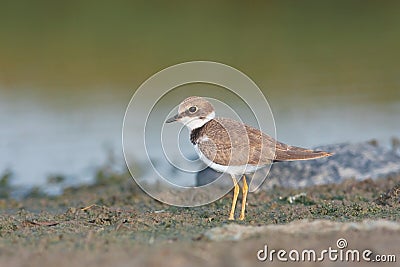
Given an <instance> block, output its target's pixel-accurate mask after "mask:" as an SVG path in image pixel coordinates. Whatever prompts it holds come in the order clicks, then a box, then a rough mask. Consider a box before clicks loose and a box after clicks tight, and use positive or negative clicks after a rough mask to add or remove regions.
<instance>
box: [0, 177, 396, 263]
mask: <svg viewBox="0 0 400 267" xmlns="http://www.w3.org/2000/svg"><path fill="white" fill-rule="evenodd" d="M299 194H300V195H299ZM296 195H297V198H295V199H294V200H293V199H292V200H293V201H292V203H290V201H289V198H290V197H291V196H296ZM399 197H400V176H393V177H389V178H386V179H378V180H375V181H373V180H365V181H362V182H357V181H354V180H347V181H345V182H343V183H341V184H336V185H323V186H313V187H308V188H303V189H296V190H294V189H287V188H286V189H285V188H274V189H272V190H270V191H262V192H257V193H254V194H249V196H248V206H247V215H246V216H247V217H246V220H245V221H228V220H227V217H228V211H229V208H230V204H231V200H232V195H231V194H228V195H227V196H225V197H224V198H222V199H220V200H218V201H216V202H214V203H212V204H210V205H206V206H202V207H197V208H177V207H172V206H168V205H165V204H162V203H160V202H157V201H155V200H153V199H151V198H150V197H148V196H147V195H146V194H144V193H143V192H142V191H141V190H140V189H139V188H138V187H137V186H136V185H135V184H134V182H133V181H132V180H131V179H130V178H129V177H128V176H124V175H123V176H113V177H109V179H102V180H101V181H99V182H98V183H96V184H95V185H92V186H82V187H79V188H69V189H67V190H65V192H64V193H63V194H62V195H61V196H57V197H48V196H41V195H40V194H39V195H36V196H35V197H30V198H25V199H23V200H18V201H17V200H13V199H1V200H0V207H1V215H0V236H1V239H0V266H59V267H62V266H72V265H73V266H94V265H95V266H99V267H101V266H110V265H114V266H254V265H260V266H266V265H268V266H270V265H282V264H283V265H287V264H288V263H284V262H281V261H279V260H277V259H276V258H275V259H274V260H273V261H272V262H271V261H269V260H268V259H267V260H266V261H260V260H259V259H258V258H257V253H258V251H259V250H261V249H264V247H265V246H266V245H267V247H268V248H269V249H270V250H271V249H275V250H279V249H284V250H286V251H287V252H289V251H290V250H294V249H295V250H298V251H302V250H304V249H314V250H316V251H317V252H318V251H319V252H320V251H322V250H323V249H329V247H332V248H333V249H337V244H336V242H337V240H338V239H340V238H344V239H345V240H346V241H347V247H346V249H359V250H360V251H362V250H366V249H369V250H371V251H372V254H371V255H372V256H371V257H375V256H376V255H395V257H396V260H397V262H398V261H400V250H399V246H398V244H399V241H400V204H399ZM366 220H367V221H366ZM392 260H393V259H392ZM296 264H297V265H298V264H300V265H304V266H305V265H307V266H320V265H321V264H322V265H325V266H345V265H348V264H349V263H348V262H345V261H338V260H336V261H331V260H329V259H326V258H325V259H324V260H323V261H316V262H308V261H305V262H302V261H300V262H296ZM352 264H354V262H352ZM358 264H360V265H361V264H365V261H364V262H363V261H362V260H361V262H359V263H358ZM375 265H376V266H395V265H396V263H390V262H386V263H376V262H375V263H374V262H369V263H368V266H375Z"/></svg>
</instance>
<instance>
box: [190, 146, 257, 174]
mask: <svg viewBox="0 0 400 267" xmlns="http://www.w3.org/2000/svg"><path fill="white" fill-rule="evenodd" d="M194 149H195V150H196V153H197V154H198V155H199V157H200V159H201V160H202V161H203V162H204V163H205V164H206V165H207V166H208V167H210V168H212V169H214V170H215V171H217V172H223V173H228V174H230V175H233V176H241V175H243V174H248V173H253V172H255V171H257V170H258V169H261V168H262V167H264V166H262V165H261V166H260V165H251V164H246V165H234V166H227V165H221V164H217V163H215V162H212V161H211V160H209V159H208V158H207V157H206V156H204V154H203V153H202V152H201V151H200V149H199V147H198V146H197V144H195V145H194Z"/></svg>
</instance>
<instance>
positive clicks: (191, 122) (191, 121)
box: [180, 111, 215, 130]
mask: <svg viewBox="0 0 400 267" xmlns="http://www.w3.org/2000/svg"><path fill="white" fill-rule="evenodd" d="M214 118H215V112H214V111H213V112H211V113H210V114H208V115H207V116H206V117H205V118H202V119H200V118H198V117H196V118H190V117H183V118H181V119H180V121H181V122H182V123H183V124H184V125H185V126H186V127H188V128H189V130H194V129H196V128H200V127H202V126H203V125H204V124H206V123H207V122H209V121H210V120H212V119H214Z"/></svg>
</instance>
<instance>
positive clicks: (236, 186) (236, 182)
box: [229, 176, 239, 220]
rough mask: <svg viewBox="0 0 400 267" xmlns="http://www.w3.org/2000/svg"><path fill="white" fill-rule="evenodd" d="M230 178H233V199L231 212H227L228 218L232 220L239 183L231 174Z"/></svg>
mask: <svg viewBox="0 0 400 267" xmlns="http://www.w3.org/2000/svg"><path fill="white" fill-rule="evenodd" d="M232 180H233V185H234V188H233V201H232V208H231V213H230V214H229V220H234V219H235V207H236V202H237V198H238V195H239V184H238V181H237V180H236V178H235V177H234V176H232Z"/></svg>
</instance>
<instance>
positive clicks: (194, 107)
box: [189, 106, 197, 113]
mask: <svg viewBox="0 0 400 267" xmlns="http://www.w3.org/2000/svg"><path fill="white" fill-rule="evenodd" d="M196 111H197V107H196V106H193V107H190V108H189V112H190V113H195V112H196Z"/></svg>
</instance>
